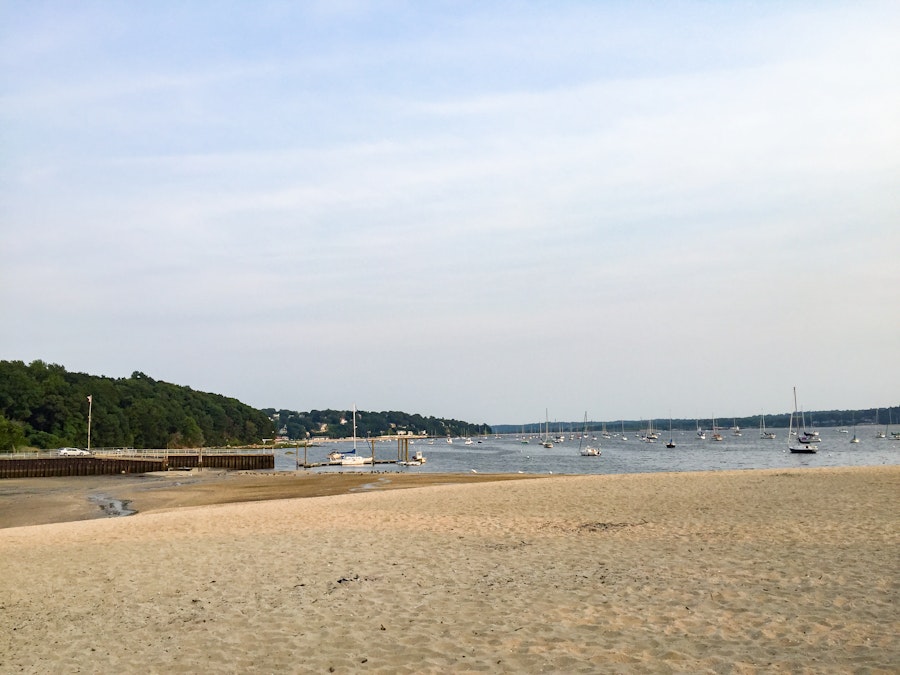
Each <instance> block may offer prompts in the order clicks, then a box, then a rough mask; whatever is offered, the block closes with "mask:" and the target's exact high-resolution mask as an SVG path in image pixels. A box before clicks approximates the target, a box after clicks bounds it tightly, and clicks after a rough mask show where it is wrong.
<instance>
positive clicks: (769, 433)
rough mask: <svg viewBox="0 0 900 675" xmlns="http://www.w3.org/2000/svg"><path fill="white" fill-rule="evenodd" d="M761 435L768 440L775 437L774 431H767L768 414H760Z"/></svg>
mask: <svg viewBox="0 0 900 675" xmlns="http://www.w3.org/2000/svg"><path fill="white" fill-rule="evenodd" d="M759 437H760V438H766V439H768V440H772V439H773V438H775V432H774V431H766V416H765V415H760V416H759Z"/></svg>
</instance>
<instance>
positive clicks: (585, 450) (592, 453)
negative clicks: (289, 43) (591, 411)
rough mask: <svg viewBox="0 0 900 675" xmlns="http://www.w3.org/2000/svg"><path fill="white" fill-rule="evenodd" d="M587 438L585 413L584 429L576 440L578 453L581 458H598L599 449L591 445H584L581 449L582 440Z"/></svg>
mask: <svg viewBox="0 0 900 675" xmlns="http://www.w3.org/2000/svg"><path fill="white" fill-rule="evenodd" d="M586 437H587V412H585V413H584V429H583V430H582V432H581V438H579V439H578V452H579V453H580V454H581V456H582V457H599V456H600V448H595V447H593V446H591V445H586V446H584V447H582V443H583V442H584V439H585V438H586Z"/></svg>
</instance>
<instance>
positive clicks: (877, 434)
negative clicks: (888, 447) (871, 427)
mask: <svg viewBox="0 0 900 675" xmlns="http://www.w3.org/2000/svg"><path fill="white" fill-rule="evenodd" d="M875 426H876V427H877V426H878V408H875ZM886 430H887V427H885V431H886ZM885 431H876V432H875V438H887V433H885Z"/></svg>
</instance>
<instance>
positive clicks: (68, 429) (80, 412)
mask: <svg viewBox="0 0 900 675" xmlns="http://www.w3.org/2000/svg"><path fill="white" fill-rule="evenodd" d="M89 396H90V397H91V399H92V403H91V402H89V401H88V397H89ZM89 413H90V417H91V422H90V432H91V447H95V448H99V447H107V448H121V447H129V448H190V447H203V446H205V447H222V446H227V445H251V444H257V443H260V442H262V441H263V439H266V440H271V439H274V438H276V437H277V436H284V437H287V438H288V439H291V440H308V439H310V438H322V437H324V438H345V437H349V436H350V435H351V434H352V433H353V412H352V411H350V410H311V411H309V412H297V411H291V410H276V409H274V408H267V409H265V410H257V409H255V408H252V407H251V406H248V405H246V404H244V403H241V402H240V401H238V400H237V399H234V398H228V397H226V396H221V395H219V394H210V393H205V392H199V391H194V390H193V389H191V388H190V387H184V386H179V385H175V384H170V383H168V382H163V381H161V380H154V379H153V378H152V377H149V376H148V375H145V374H144V373H141V372H137V371H135V372H134V373H132V374H131V377H128V378H115V379H114V378H109V377H102V376H96V375H88V374H85V373H72V372H68V371H67V370H66V369H65V368H64V367H63V366H60V365H56V364H48V363H45V362H44V361H40V360H38V361H32V362H31V363H29V364H27V365H26V364H25V363H23V362H22V361H0V452H13V451H15V449H16V448H22V447H31V448H40V449H50V448H58V447H64V446H74V447H85V446H86V445H87V436H88V414H89ZM356 433H357V436H359V437H360V438H366V437H367V436H387V435H398V434H426V435H429V436H462V435H467V434H473V435H478V434H488V433H491V428H490V427H489V426H488V425H486V424H477V425H472V424H469V423H468V422H463V421H460V420H452V419H442V418H437V417H424V416H422V415H418V414H409V413H404V412H398V411H389V412H368V411H358V412H357V415H356Z"/></svg>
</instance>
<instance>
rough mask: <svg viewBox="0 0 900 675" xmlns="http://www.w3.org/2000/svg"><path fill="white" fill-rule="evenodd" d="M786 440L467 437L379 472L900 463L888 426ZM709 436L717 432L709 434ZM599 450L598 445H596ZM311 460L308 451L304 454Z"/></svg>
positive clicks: (279, 462)
mask: <svg viewBox="0 0 900 675" xmlns="http://www.w3.org/2000/svg"><path fill="white" fill-rule="evenodd" d="M771 431H774V432H775V433H776V434H778V438H776V439H775V440H764V439H761V438H760V437H759V432H758V431H757V430H755V429H746V430H744V431H743V435H741V436H734V435H732V432H731V431H730V430H724V431H723V432H722V435H723V436H724V438H725V440H724V441H721V442H716V441H712V440H710V439H709V438H707V440H705V441H703V440H699V439H698V438H697V437H696V434H695V433H694V432H687V431H684V432H678V431H676V432H674V433H673V434H672V438H673V439H674V441H675V444H676V446H677V447H675V448H672V449H669V448H666V446H665V443H666V441H667V440H668V438H669V436H668V434H666V433H663V435H661V436H660V439H659V440H658V441H657V442H656V443H653V444H650V443H643V442H641V441H640V440H638V439H637V436H636V435H634V434H627V436H628V440H627V441H622V440H621V439H616V438H613V439H603V438H599V442H600V450H601V452H602V456H600V457H582V456H581V455H580V454H579V450H578V440H577V438H576V439H575V440H569V436H566V441H565V442H564V443H557V444H555V445H554V447H553V448H544V447H542V446H541V445H540V443H539V442H538V440H537V439H530V442H529V443H528V444H527V445H525V444H522V443H521V441H520V440H519V439H518V438H516V437H503V438H495V437H489V438H481V439H473V441H480V442H476V443H474V444H473V445H464V444H463V440H462V439H458V438H455V439H453V444H452V445H451V444H448V443H447V441H446V439H435V440H434V442H433V445H432V444H429V441H428V440H418V439H417V440H415V441H414V442H413V443H412V444H411V445H410V454H412V453H413V452H414V451H415V450H421V451H422V452H423V454H424V455H425V457H426V459H427V460H428V461H427V462H426V463H425V464H424V465H422V466H415V467H401V466H396V465H391V464H381V465H377V466H376V470H378V471H404V472H418V473H469V472H471V471H473V470H474V471H477V472H478V473H520V472H521V473H535V474H538V473H568V474H593V473H653V472H661V471H722V470H728V469H777V468H796V467H816V466H881V465H885V464H900V441H895V440H892V439H891V438H890V435H888V438H883V439H877V438H875V434H876V431H884V427H878V428H877V429H876V427H873V426H866V427H857V429H856V434H857V436H858V437H859V438H860V443H858V444H852V443H850V439H851V438H852V437H853V431H854V430H853V429H850V433H849V434H843V433H839V431H838V430H837V429H836V428H820V429H818V431H819V433H820V435H821V438H822V441H821V442H820V443H819V452H818V453H817V454H814V455H801V454H793V453H790V452H788V450H787V441H786V438H787V429H772V430H771ZM708 435H709V434H708ZM591 444H592V445H596V443H594V442H592V443H591ZM350 447H351V444H350V443H327V444H323V445H322V446H319V447H311V448H309V449H308V450H307V458H308V460H309V461H310V462H324V461H326V460H325V456H326V455H327V454H328V453H329V452H331V451H332V450H334V449H338V450H345V449H350ZM357 447H358V448H359V452H360V453H361V454H364V455H366V456H371V454H372V450H371V446H369V445H367V444H366V443H365V442H363V441H359V442H358V443H357ZM375 457H376V458H377V459H397V443H396V441H389V442H377V443H376V444H375ZM300 460H301V462H302V461H303V449H302V448H301V449H300ZM275 468H276V470H280V471H286V470H292V469H294V468H295V455H294V454H293V450H279V451H278V452H277V453H276V455H275ZM371 470H372V467H371V466H366V467H322V468H318V469H311V471H363V472H369V471H371Z"/></svg>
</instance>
